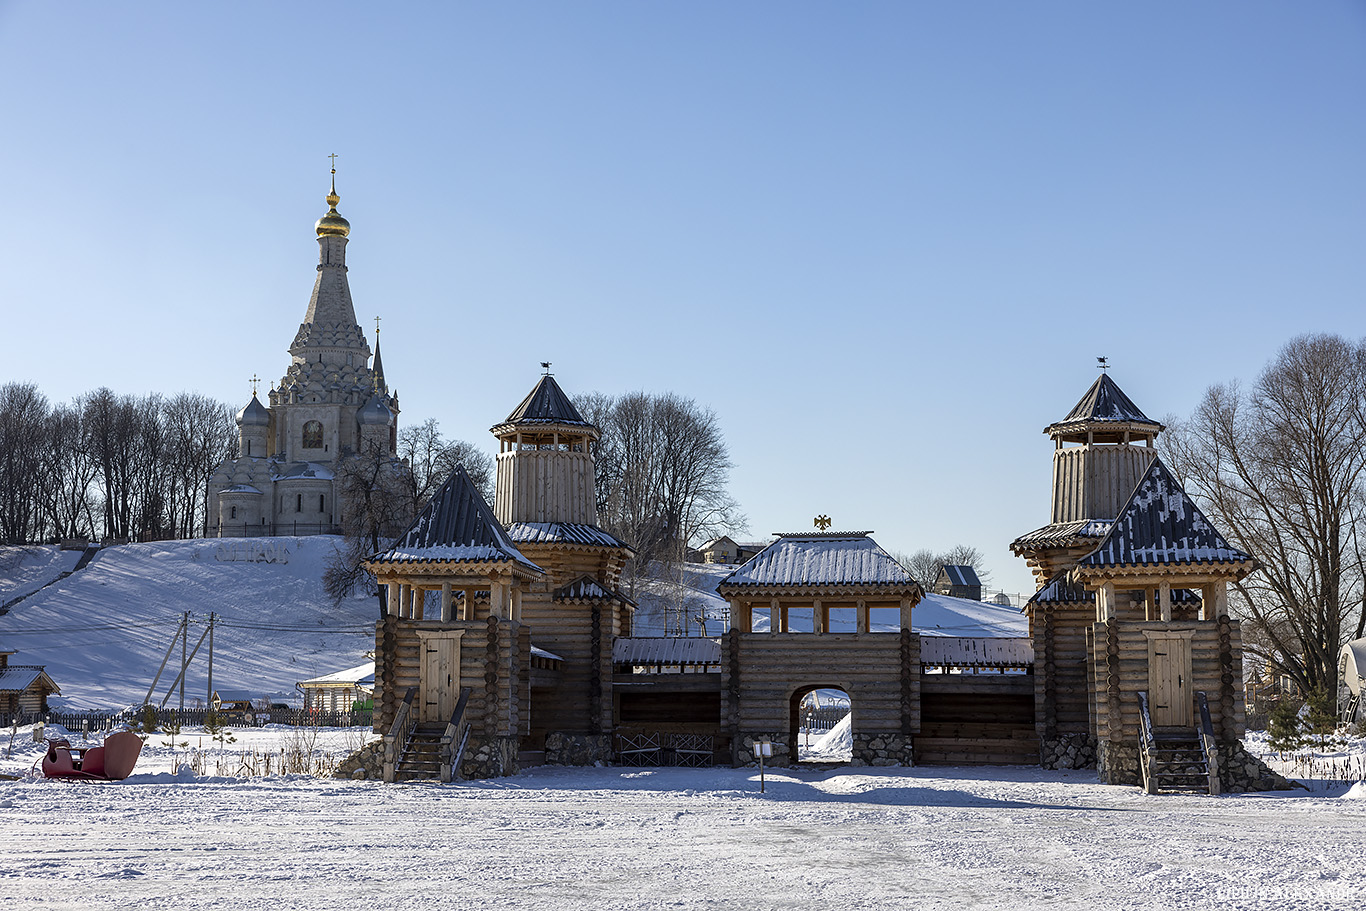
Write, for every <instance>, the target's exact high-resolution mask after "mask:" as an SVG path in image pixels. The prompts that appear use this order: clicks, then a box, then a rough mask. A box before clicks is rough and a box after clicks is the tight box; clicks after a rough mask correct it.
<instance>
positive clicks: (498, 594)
mask: <svg viewBox="0 0 1366 911" xmlns="http://www.w3.org/2000/svg"><path fill="white" fill-rule="evenodd" d="M506 597H507V583H506V582H502V581H500V580H497V579H494V580H491V581H490V583H489V616H490V617H499V618H501V617H502V616H503V611H504V609H505V608H504V605H505V604H506V603H507V602H506V600H505V599H506Z"/></svg>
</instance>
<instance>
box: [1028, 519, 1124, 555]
mask: <svg viewBox="0 0 1366 911" xmlns="http://www.w3.org/2000/svg"><path fill="white" fill-rule="evenodd" d="M1111 524H1113V523H1111V522H1107V521H1104V520H1101V519H1080V520H1078V521H1076V522H1058V523H1056V524H1054V525H1045V526H1044V527H1043V528H1036V529H1034V530H1033V531H1031V532H1028V533H1027V534H1023V535H1020V536H1019V537H1018V538H1016V539H1015V540H1014V541H1013V542H1011V545H1010V549H1011V550H1013V551H1015V552H1016V553H1019V552H1020V551H1021V550H1026V549H1029V548H1033V547H1054V546H1058V545H1063V544H1071V543H1079V542H1076V540H1075V539H1077V538H1091V539H1094V540H1096V541H1099V540H1100V539H1101V538H1104V537H1105V536H1106V535H1107V534H1109V532H1110V526H1111Z"/></svg>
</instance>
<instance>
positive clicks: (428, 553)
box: [371, 465, 543, 574]
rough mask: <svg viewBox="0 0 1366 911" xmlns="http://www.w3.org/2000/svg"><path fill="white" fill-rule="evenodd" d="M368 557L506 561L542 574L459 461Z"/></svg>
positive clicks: (401, 560)
mask: <svg viewBox="0 0 1366 911" xmlns="http://www.w3.org/2000/svg"><path fill="white" fill-rule="evenodd" d="M371 560H372V561H374V562H375V563H411V562H421V561H428V560H432V561H443V562H447V561H449V562H489V561H503V560H511V561H512V562H514V563H520V564H521V565H522V566H525V567H527V568H529V569H531V570H533V571H535V572H536V573H538V574H539V573H541V572H543V570H542V569H541V568H540V567H539V566H537V565H536V564H535V563H532V562H531V561H530V560H528V559H527V558H526V557H524V556H522V552H521V551H519V550H518V549H517V547H516V545H515V544H513V543H512V540H511V538H509V537H508V534H507V532H506V531H505V530H504V529H503V526H502V524H501V523H499V521H498V520H497V519H496V518H494V515H493V510H491V509H489V505H488V503H486V502H484V498H483V496H481V495H480V493H479V491H478V490H476V489H475V487H474V483H473V482H472V481H470V476H469V475H468V474H466V473H465V469H464V467H463V466H460V465H457V466H456V467H455V470H454V471H452V472H451V476H450V477H449V478H447V479H446V483H445V484H442V485H441V489H440V490H438V491H437V492H436V494H435V495H434V496H433V497H432V498H431V500H430V501H428V503H427V505H426V506H424V507H423V508H422V512H420V513H418V515H417V518H415V519H414V520H413V524H411V525H409V526H408V530H407V531H405V532H404V533H403V535H402V536H401V537H400V538H399V539H398V541H396V542H395V543H394V546H393V547H391V548H390V549H389V550H388V551H386V552H384V553H382V554H376V555H375V556H374V557H372V558H371Z"/></svg>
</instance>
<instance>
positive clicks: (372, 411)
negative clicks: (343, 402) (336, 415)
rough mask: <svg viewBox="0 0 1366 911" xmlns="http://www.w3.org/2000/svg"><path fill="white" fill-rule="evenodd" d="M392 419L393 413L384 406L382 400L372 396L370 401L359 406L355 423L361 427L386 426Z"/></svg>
mask: <svg viewBox="0 0 1366 911" xmlns="http://www.w3.org/2000/svg"><path fill="white" fill-rule="evenodd" d="M393 419H394V413H393V412H392V411H390V410H389V408H388V406H387V405H385V404H384V399H382V398H381V397H380V396H377V395H376V396H372V397H371V399H370V401H368V402H366V403H365V404H364V405H362V406H361V409H360V411H358V412H357V413H356V422H357V423H359V424H362V425H370V426H375V425H386V426H387V425H388V423H389V422H390V421H392V420H393Z"/></svg>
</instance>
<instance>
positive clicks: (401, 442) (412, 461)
mask: <svg viewBox="0 0 1366 911" xmlns="http://www.w3.org/2000/svg"><path fill="white" fill-rule="evenodd" d="M398 454H399V457H400V458H402V459H403V460H404V461H406V462H407V463H408V467H409V474H408V475H407V480H408V484H409V492H410V495H411V497H412V500H413V503H414V504H416V506H417V508H418V509H421V508H422V506H423V505H425V504H426V502H427V500H428V499H430V498H431V495H432V494H434V493H435V492H436V491H437V489H438V488H439V487H440V486H441V485H442V484H444V483H446V479H447V478H449V477H450V476H451V473H452V472H454V471H455V468H456V466H457V465H463V466H464V468H465V474H467V475H469V477H470V480H471V481H472V482H473V483H474V486H475V488H476V489H477V490H478V491H479V492H480V493H481V494H483V495H484V499H486V500H488V501H489V502H490V503H492V502H493V477H494V471H493V459H492V458H490V457H489V455H488V453H486V452H484V451H483V450H482V449H479V448H478V447H476V446H474V445H473V444H471V443H466V442H465V441H463V440H448V439H446V438H445V437H443V436H442V435H441V428H440V427H439V426H438V425H437V423H436V421H435V420H434V419H432V418H428V419H427V420H425V421H423V422H422V423H421V424H414V425H412V426H410V427H405V428H404V429H403V430H401V431H399V435H398Z"/></svg>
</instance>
